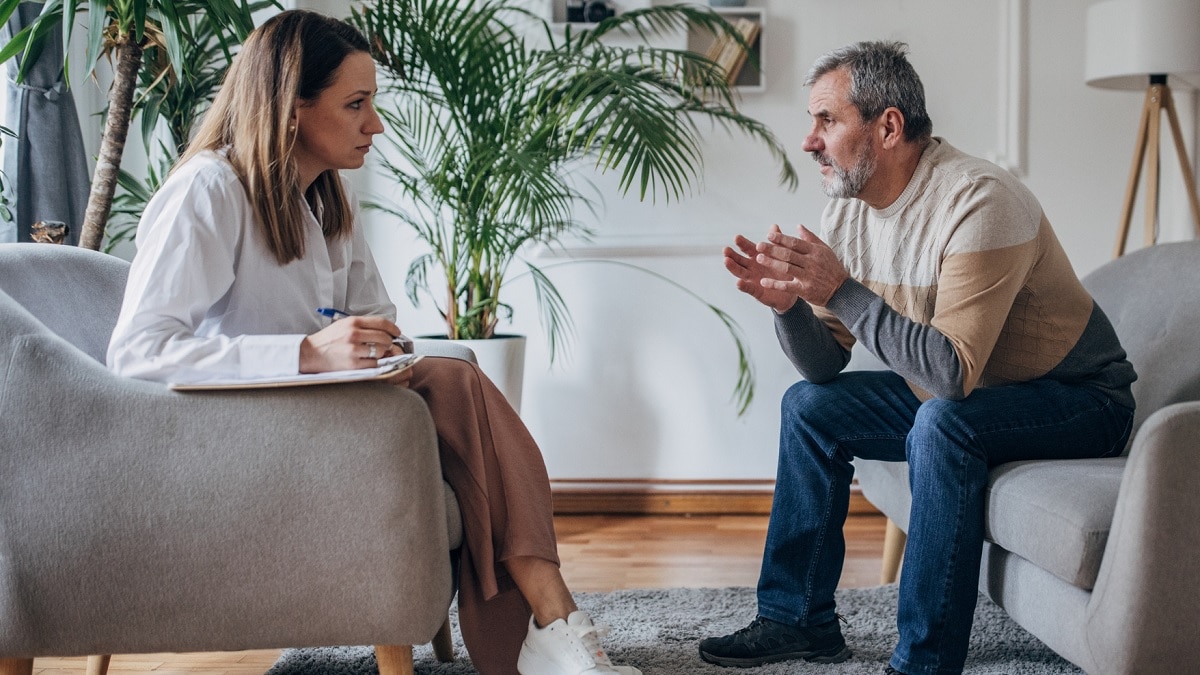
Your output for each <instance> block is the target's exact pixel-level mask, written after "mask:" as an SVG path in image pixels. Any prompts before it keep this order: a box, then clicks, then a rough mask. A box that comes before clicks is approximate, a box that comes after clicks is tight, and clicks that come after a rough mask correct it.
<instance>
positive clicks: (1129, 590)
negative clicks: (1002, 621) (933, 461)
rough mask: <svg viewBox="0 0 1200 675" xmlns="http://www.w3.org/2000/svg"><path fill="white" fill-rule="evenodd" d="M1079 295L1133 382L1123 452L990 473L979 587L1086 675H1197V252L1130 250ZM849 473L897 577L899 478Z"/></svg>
mask: <svg viewBox="0 0 1200 675" xmlns="http://www.w3.org/2000/svg"><path fill="white" fill-rule="evenodd" d="M1084 285H1085V286H1087V288H1088V290H1089V291H1090V292H1091V293H1092V295H1093V297H1094V298H1095V299H1096V302H1097V303H1098V304H1099V305H1100V307H1101V308H1103V309H1104V311H1105V313H1106V314H1108V317H1109V319H1111V320H1112V322H1113V325H1114V326H1115V328H1116V331H1117V333H1118V335H1120V337H1121V342H1122V344H1123V345H1124V347H1125V349H1126V351H1127V352H1128V354H1129V360H1130V361H1131V362H1132V363H1133V365H1134V368H1135V369H1136V370H1137V373H1138V380H1137V382H1135V383H1134V385H1133V394H1134V398H1135V399H1136V400H1137V414H1136V416H1135V418H1134V429H1133V434H1134V435H1133V439H1132V442H1131V448H1130V450H1129V451H1128V454H1127V455H1126V456H1123V457H1116V458H1109V459H1094V460H1071V461H1032V462H1013V463H1011V464H1005V465H1001V466H999V467H996V468H995V469H993V470H992V472H991V477H990V481H989V485H988V496H987V502H986V507H985V508H986V512H985V515H984V521H985V525H986V528H987V529H986V541H985V542H984V551H983V564H982V570H981V576H980V581H979V587H980V590H981V591H982V592H983V593H985V594H986V595H987V596H988V597H989V598H991V599H992V600H993V601H995V602H996V603H997V604H998V605H1000V606H1001V607H1003V608H1004V609H1005V610H1006V611H1007V612H1008V613H1009V615H1011V616H1012V617H1013V619H1014V620H1016V622H1017V623H1019V624H1020V625H1022V626H1023V627H1025V628H1026V629H1027V630H1029V632H1030V633H1032V634H1034V635H1035V636H1037V637H1038V638H1039V639H1040V640H1042V641H1043V642H1045V643H1046V644H1047V645H1048V646H1049V647H1050V648H1051V649H1053V650H1054V651H1056V652H1058V653H1059V654H1061V655H1062V656H1063V657H1065V658H1066V659H1068V660H1070V661H1072V662H1073V663H1075V664H1076V665H1078V666H1080V667H1081V668H1083V669H1084V670H1085V671H1087V672H1088V673H1092V674H1093V675H1099V674H1109V673H1112V674H1118V673H1120V674H1125V673H1196V672H1200V641H1198V640H1196V631H1197V626H1200V565H1197V563H1196V560H1197V559H1198V558H1200V527H1197V523H1200V295H1198V294H1200V290H1198V289H1200V241H1190V242H1183V243H1173V244H1162V245H1159V246H1154V247H1151V248H1147V249H1142V250H1140V251H1137V252H1135V253H1132V254H1130V255H1128V256H1125V257H1123V258H1120V259H1118V260H1115V261H1113V262H1111V263H1108V264H1107V265H1105V266H1103V267H1101V268H1100V269H1098V270H1096V271H1095V272H1094V273H1092V274H1091V275H1089V276H1088V277H1087V278H1085V279H1084ZM855 464H856V474H857V476H858V480H859V483H860V484H861V486H862V490H863V494H864V495H865V496H866V498H867V499H868V500H870V501H871V502H872V503H874V504H875V505H876V506H877V507H879V509H880V510H881V511H883V513H884V514H885V515H887V516H888V518H889V519H890V520H891V522H890V523H889V529H890V533H891V534H892V535H897V534H898V533H899V534H898V536H889V538H888V543H887V544H886V545H887V546H888V548H889V549H890V550H889V551H886V552H885V562H886V561H888V560H891V561H894V562H895V563H897V564H898V562H899V559H900V554H901V552H902V550H903V546H904V538H903V534H902V531H904V530H907V528H908V510H909V505H910V502H911V498H910V495H909V487H908V485H909V484H908V473H907V465H906V464H903V463H890V464H889V463H884V462H873V461H862V460H860V461H857V462H856V463H855ZM892 528H895V529H892ZM895 572H896V569H895V565H891V566H887V565H885V570H884V579H883V581H884V582H885V583H890V582H891V581H894V580H895Z"/></svg>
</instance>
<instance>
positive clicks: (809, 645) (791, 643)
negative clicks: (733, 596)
mask: <svg viewBox="0 0 1200 675" xmlns="http://www.w3.org/2000/svg"><path fill="white" fill-rule="evenodd" d="M700 658H702V659H704V660H705V661H708V662H709V663H715V664H717V665H718V666H737V667H739V668H749V667H750V666H760V665H762V664H764V663H774V662H776V661H789V660H791V659H804V660H805V661H814V662H816V663H841V662H842V661H845V660H846V659H848V658H850V650H849V649H848V648H847V647H846V640H845V639H843V638H842V629H841V627H839V626H838V621H837V619H834V620H833V621H830V622H829V623H826V624H822V625H820V626H811V627H810V626H788V625H786V624H782V623H779V622H777V621H772V620H770V619H764V618H763V617H761V616H760V617H757V618H756V619H754V621H751V622H750V625H749V626H746V627H745V628H743V629H741V630H739V631H737V632H736V633H734V634H732V635H726V636H724V637H716V638H708V639H705V640H701V641H700Z"/></svg>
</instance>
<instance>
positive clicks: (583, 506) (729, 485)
mask: <svg viewBox="0 0 1200 675" xmlns="http://www.w3.org/2000/svg"><path fill="white" fill-rule="evenodd" d="M550 487H551V491H552V493H553V496H554V513H555V514H559V515H568V514H571V515H580V514H626V515H632V514H643V515H670V514H676V515H681V514H696V515H767V514H769V513H771V501H772V499H773V498H774V494H775V481H758V480H701V481H681V480H652V479H643V480H624V479H612V480H605V479H600V480H595V479H589V480H569V479H568V480H562V479H559V480H552V481H550ZM850 514H851V515H882V514H880V512H879V510H878V509H876V508H875V507H874V505H872V504H871V503H870V502H868V501H867V500H866V498H865V497H863V496H862V492H861V491H860V490H859V489H858V485H857V484H855V485H853V486H851V490H850Z"/></svg>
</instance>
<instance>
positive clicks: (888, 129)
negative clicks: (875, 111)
mask: <svg viewBox="0 0 1200 675" xmlns="http://www.w3.org/2000/svg"><path fill="white" fill-rule="evenodd" d="M877 129H878V131H879V140H880V141H881V142H882V143H883V147H884V149H886V150H891V149H892V148H894V147H896V145H898V144H899V143H901V142H903V141H904V113H902V112H900V109H899V108H895V107H892V108H887V109H886V110H884V111H883V114H881V115H880V116H879V126H878V127H877Z"/></svg>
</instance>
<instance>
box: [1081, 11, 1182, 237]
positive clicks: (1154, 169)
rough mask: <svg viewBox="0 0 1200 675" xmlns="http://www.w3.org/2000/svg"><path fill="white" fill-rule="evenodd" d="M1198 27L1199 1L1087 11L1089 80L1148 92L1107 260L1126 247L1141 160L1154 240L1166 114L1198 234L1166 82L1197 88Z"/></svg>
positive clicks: (1149, 229) (1179, 134) (1149, 227)
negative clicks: (1109, 255)
mask: <svg viewBox="0 0 1200 675" xmlns="http://www.w3.org/2000/svg"><path fill="white" fill-rule="evenodd" d="M1198 31H1200V1H1198V0H1106V1H1105V2H1099V3H1096V4H1095V5H1092V6H1091V7H1089V8H1088V13H1087V73H1086V79H1087V83H1088V84H1089V85H1091V86H1093V87H1101V88H1105V89H1133V90H1138V91H1141V90H1143V89H1144V90H1145V92H1146V99H1145V102H1144V104H1143V105H1142V119H1141V123H1140V124H1139V125H1138V134H1137V141H1136V143H1135V144H1134V150H1133V167H1132V168H1131V170H1130V172H1129V183H1128V185H1127V186H1126V190H1125V204H1124V207H1123V209H1122V211H1121V222H1120V226H1119V228H1118V230H1117V244H1116V247H1115V248H1114V250H1113V257H1120V256H1121V255H1122V254H1123V253H1124V252H1125V240H1126V238H1127V237H1128V235H1129V223H1130V220H1131V219H1132V218H1133V204H1134V200H1135V198H1136V197H1137V191H1138V184H1139V182H1140V181H1141V174H1142V167H1143V165H1145V166H1146V169H1147V171H1146V172H1147V176H1146V178H1147V180H1146V183H1147V185H1146V231H1145V242H1146V245H1147V246H1151V245H1153V244H1154V242H1155V240H1156V239H1157V238H1158V228H1157V225H1158V187H1159V164H1160V162H1159V140H1160V138H1161V135H1162V133H1161V132H1162V116H1163V114H1164V113H1165V114H1166V116H1167V122H1168V124H1169V125H1170V127H1171V135H1172V137H1173V138H1174V140H1175V154H1176V155H1178V157H1179V166H1180V169H1181V171H1182V173H1183V182H1184V186H1185V188H1186V190H1187V196H1188V201H1189V203H1190V204H1191V210H1192V220H1193V221H1194V224H1195V227H1196V233H1197V235H1198V236H1200V199H1198V198H1197V193H1196V178H1195V175H1194V173H1193V171H1192V165H1191V162H1190V161H1189V160H1188V156H1187V149H1186V147H1185V146H1184V143H1183V132H1182V131H1181V129H1180V126H1179V116H1178V114H1177V113H1176V111H1175V99H1174V97H1173V96H1172V95H1171V87H1170V84H1168V81H1169V80H1170V81H1173V82H1175V83H1176V84H1177V85H1182V86H1187V87H1200V38H1198V37H1197V33H1198Z"/></svg>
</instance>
